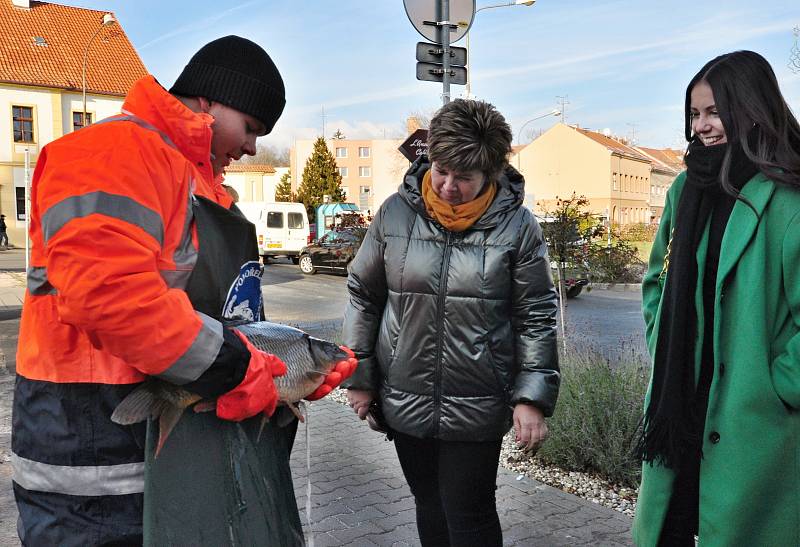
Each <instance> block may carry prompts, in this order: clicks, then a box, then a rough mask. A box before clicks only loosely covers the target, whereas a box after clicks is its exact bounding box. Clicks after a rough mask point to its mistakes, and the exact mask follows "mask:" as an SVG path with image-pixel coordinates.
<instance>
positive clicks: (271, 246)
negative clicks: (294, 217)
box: [267, 243, 283, 249]
mask: <svg viewBox="0 0 800 547" xmlns="http://www.w3.org/2000/svg"><path fill="white" fill-rule="evenodd" d="M281 247H283V244H282V243H267V249H280V248H281Z"/></svg>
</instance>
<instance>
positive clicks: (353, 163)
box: [290, 139, 410, 214]
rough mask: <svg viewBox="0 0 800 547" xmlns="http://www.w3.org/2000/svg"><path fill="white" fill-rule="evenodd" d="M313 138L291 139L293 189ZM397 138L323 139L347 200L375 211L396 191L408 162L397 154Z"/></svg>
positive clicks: (309, 152)
mask: <svg viewBox="0 0 800 547" xmlns="http://www.w3.org/2000/svg"><path fill="white" fill-rule="evenodd" d="M314 142H316V141H315V140H311V139H300V140H297V141H295V143H294V146H292V149H291V152H290V162H291V170H292V189H293V190H294V191H297V187H298V186H299V185H300V183H301V181H302V177H303V169H304V168H305V165H306V162H307V161H308V158H309V157H310V156H311V153H312V152H313V150H314ZM402 142H403V140H401V139H373V140H355V139H353V140H351V139H327V140H326V143H327V145H328V149H329V150H330V151H331V154H333V156H334V158H336V165H337V167H338V168H339V174H340V175H341V176H342V190H343V191H344V193H345V196H346V198H347V201H348V202H349V203H355V204H356V205H358V207H359V208H360V209H361V210H362V211H370V212H371V213H373V214H374V213H375V211H377V210H378V207H380V205H381V203H383V202H384V200H386V198H388V197H389V196H390V195H392V194H393V193H394V192H396V191H397V187H398V186H399V185H400V182H401V180H402V177H403V174H404V173H405V172H406V170H407V169H408V166H409V165H410V164H409V162H408V160H406V158H405V157H404V156H403V155H402V154H401V153H400V151H399V150H398V147H399V146H400V145H401V144H402Z"/></svg>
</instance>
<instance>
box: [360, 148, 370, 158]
mask: <svg viewBox="0 0 800 547" xmlns="http://www.w3.org/2000/svg"><path fill="white" fill-rule="evenodd" d="M358 157H359V158H368V157H369V146H359V147H358Z"/></svg>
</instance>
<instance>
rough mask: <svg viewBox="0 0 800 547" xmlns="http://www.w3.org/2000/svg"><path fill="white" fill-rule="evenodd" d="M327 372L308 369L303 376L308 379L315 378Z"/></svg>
mask: <svg viewBox="0 0 800 547" xmlns="http://www.w3.org/2000/svg"><path fill="white" fill-rule="evenodd" d="M327 374H328V373H327V372H324V371H322V370H309V371H308V372H306V373H305V376H306V378H308V379H309V380H316V379H318V378H319V377H320V376H325V375H327Z"/></svg>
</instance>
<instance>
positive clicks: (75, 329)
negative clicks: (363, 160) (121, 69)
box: [12, 36, 355, 546]
mask: <svg viewBox="0 0 800 547" xmlns="http://www.w3.org/2000/svg"><path fill="white" fill-rule="evenodd" d="M284 105H285V97H284V85H283V80H282V79H281V76H280V73H279V72H278V69H277V68H276V67H275V65H274V63H273V62H272V60H271V59H270V57H269V55H268V54H267V53H266V52H265V51H264V50H263V49H262V48H261V47H260V46H258V45H256V44H255V43H253V42H251V41H249V40H246V39H243V38H240V37H237V36H227V37H224V38H220V39H218V40H215V41H213V42H210V43H209V44H206V45H205V46H204V47H203V48H201V49H200V50H199V51H198V52H197V53H196V54H195V55H194V56H193V57H192V59H191V60H190V62H189V64H188V65H187V66H186V67H185V69H184V70H183V72H182V73H181V75H180V76H179V77H178V79H177V81H176V82H175V84H174V85H173V86H172V88H171V89H170V90H169V92H168V91H167V90H165V89H164V88H163V87H161V85H159V83H158V82H157V81H156V80H155V79H154V78H153V77H152V76H147V77H145V78H142V79H141V80H139V81H138V82H136V83H135V84H134V86H133V87H132V88H131V90H130V93H129V94H128V96H127V98H126V100H125V103H124V105H123V109H122V113H121V114H120V115H118V116H114V117H111V118H108V119H106V120H103V121H101V122H99V123H96V124H94V125H92V126H89V127H86V128H84V129H81V130H80V131H76V132H74V133H71V134H69V135H66V136H64V137H62V138H60V139H58V140H56V141H54V142H53V143H51V144H49V145H48V146H46V147H45V148H44V149H43V150H42V152H41V155H40V157H39V160H38V162H37V165H36V170H35V173H34V179H33V186H32V190H31V228H30V237H31V240H32V249H31V265H32V267H31V268H30V270H29V272H28V284H27V292H26V295H25V303H24V306H23V313H22V321H21V326H20V337H19V349H18V353H17V383H16V388H15V395H14V407H13V408H14V410H13V438H12V452H13V455H12V464H13V468H14V494H15V497H16V500H17V506H18V508H19V514H20V520H19V525H18V530H19V534H20V539H21V540H22V543H23V544H25V545H61V546H63V545H100V544H103V545H106V544H109V545H110V544H114V545H128V544H140V543H142V541H143V540H142V511H143V504H144V503H146V502H145V501H144V495H143V492H144V484H145V464H144V461H145V454H144V453H145V449H144V447H145V426H144V425H143V424H138V425H135V426H121V425H117V424H115V423H113V422H111V420H110V416H111V413H112V411H113V410H114V408H115V407H116V405H117V404H118V403H119V402H120V401H121V400H122V399H123V398H124V397H125V396H126V395H127V394H128V393H130V392H131V391H132V390H133V389H134V388H135V387H136V386H137V385H138V384H139V383H141V382H142V381H143V380H145V379H146V378H147V377H148V376H155V377H158V378H161V379H163V380H166V381H168V382H172V383H175V384H179V385H182V386H184V387H186V388H187V389H189V390H190V391H192V392H194V393H197V394H200V395H202V396H203V397H205V398H212V399H213V398H219V399H220V400H225V402H226V404H225V405H219V408H223V407H224V409H225V410H224V411H221V410H218V411H217V414H218V417H219V418H221V420H217V422H219V424H220V427H221V428H224V427H234V426H237V424H236V423H235V422H242V423H244V421H247V420H250V419H252V420H261V415H262V414H267V415H269V414H272V412H273V411H274V410H275V406H276V403H277V391H276V389H275V386H274V384H273V376H277V375H281V374H283V373H284V372H285V370H286V368H285V365H284V363H282V362H281V361H280V360H279V359H278V358H277V357H275V356H273V355H269V354H266V353H263V352H261V351H259V350H257V349H255V348H254V347H253V346H252V345H251V344H249V343H248V342H247V340H246V339H244V340H243V339H241V338H240V336H239V335H237V331H235V330H234V329H231V328H227V327H225V326H223V322H224V321H225V320H226V319H241V318H245V319H256V320H258V319H259V318H262V317H263V308H262V305H261V304H262V303H261V291H260V279H261V274H262V271H263V270H262V267H261V265H260V264H259V262H258V254H257V247H256V242H255V237H256V236H255V231H254V228H253V226H252V224H250V223H249V222H247V221H246V220H245V219H244V217H243V216H241V215H240V214H239V213H238V209H236V207H235V206H232V200H231V198H230V197H229V196H228V194H227V193H226V192H225V191H224V189H223V188H222V185H221V183H220V182H221V177H220V175H221V174H222V173H223V169H224V168H225V166H227V165H228V164H229V163H230V162H231V161H232V160H238V159H239V158H240V157H241V156H242V155H244V154H249V155H253V154H255V151H256V148H255V142H256V137H258V136H261V135H266V134H268V133H269V132H270V131H271V130H272V128H273V126H274V124H275V122H276V121H277V120H278V118H279V117H280V115H281V113H282V111H283V108H284ZM253 279H256V280H257V282H255V283H253V282H252V280H253ZM223 310H235V311H236V312H237V313H238V314H239V315H237V316H234V317H231V316H229V315H226V314H225V313H224V312H223ZM342 365H343V366H340V367H338V369H337V370H338V371H339V373H337V374H332V375H331V378H329V380H328V381H327V382H326V384H323V387H322V388H320V390H319V391H318V392H316V393H315V394H313V395H312V396H311V397H309V398H319V397H321V396H324V395H325V394H327V393H328V392H329V391H330V390H331V389H332V387H334V386H335V384H336V383H337V382H338V381H341V377H342V376H346V375H348V374H349V373H351V372H352V368H353V367H354V366H355V364H354V363H353V362H352V360H351V361H350V362H349V363H347V364H344V363H343V364H342ZM222 413H224V415H220V414H222ZM189 414H192V413H189ZM209 417H210V418H211V419H215V418H214V416H213V414H212V415H210V416H209ZM286 458H287V460H288V454H287V456H286ZM287 465H288V462H287ZM294 511H295V512H296V505H295V507H294ZM197 524H198V526H200V525H201V524H202V523H197Z"/></svg>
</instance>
